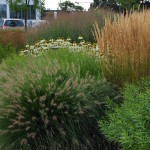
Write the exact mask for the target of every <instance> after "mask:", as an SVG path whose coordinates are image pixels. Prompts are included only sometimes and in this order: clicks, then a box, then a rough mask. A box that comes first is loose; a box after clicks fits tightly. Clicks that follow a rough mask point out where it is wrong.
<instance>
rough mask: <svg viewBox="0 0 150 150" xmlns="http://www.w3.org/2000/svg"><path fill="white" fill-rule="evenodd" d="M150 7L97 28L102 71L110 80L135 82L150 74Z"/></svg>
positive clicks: (120, 82) (116, 18)
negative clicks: (100, 28)
mask: <svg viewBox="0 0 150 150" xmlns="http://www.w3.org/2000/svg"><path fill="white" fill-rule="evenodd" d="M149 16H150V10H143V11H142V12H133V13H131V14H128V13H126V16H124V14H121V15H119V16H116V15H115V16H114V21H113V23H111V19H109V18H107V19H106V20H105V26H104V28H103V29H102V30H101V31H100V30H99V27H98V25H97V23H96V24H95V27H94V30H95V31H94V35H95V36H96V39H97V42H98V46H99V52H100V54H101V56H102V58H103V59H102V60H103V72H104V75H105V77H106V78H107V79H110V80H111V81H112V82H115V83H117V84H119V85H123V83H124V82H132V83H136V82H137V81H139V80H140V79H141V77H146V76H148V75H150V67H149V66H150V32H149V31H150V17H149Z"/></svg>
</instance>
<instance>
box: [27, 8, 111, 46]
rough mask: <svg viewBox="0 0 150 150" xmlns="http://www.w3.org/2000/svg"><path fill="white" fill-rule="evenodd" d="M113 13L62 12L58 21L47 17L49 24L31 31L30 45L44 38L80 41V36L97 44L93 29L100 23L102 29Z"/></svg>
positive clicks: (100, 11) (29, 36) (29, 35)
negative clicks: (95, 23) (68, 38)
mask: <svg viewBox="0 0 150 150" xmlns="http://www.w3.org/2000/svg"><path fill="white" fill-rule="evenodd" d="M113 14H114V13H113V12H111V11H106V10H98V11H88V12H70V13H65V12H60V13H58V16H57V19H54V18H53V17H51V14H49V15H48V16H47V18H46V19H47V21H48V24H46V25H43V26H39V28H37V30H36V31H35V30H30V31H29V32H28V34H27V36H28V43H30V44H31V43H34V42H36V41H37V40H39V39H41V38H44V39H47V40H49V39H50V38H54V39H58V38H59V37H62V38H65V39H66V38H67V37H68V36H69V37H70V38H71V39H72V42H73V41H78V37H79V35H82V36H83V38H84V40H85V41H87V42H95V40H94V38H93V35H92V32H91V28H92V26H93V24H94V22H95V20H97V21H98V24H99V26H100V27H102V26H103V25H104V18H105V17H106V16H113Z"/></svg>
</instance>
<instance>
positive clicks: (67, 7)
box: [59, 1, 84, 11]
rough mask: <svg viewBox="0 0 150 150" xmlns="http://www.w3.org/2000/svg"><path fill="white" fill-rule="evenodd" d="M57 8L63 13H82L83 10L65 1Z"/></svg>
mask: <svg viewBox="0 0 150 150" xmlns="http://www.w3.org/2000/svg"><path fill="white" fill-rule="evenodd" d="M59 7H60V9H61V10H63V11H83V10H84V8H83V7H82V6H79V5H75V4H74V3H72V2H70V1H65V2H62V3H60V4H59Z"/></svg>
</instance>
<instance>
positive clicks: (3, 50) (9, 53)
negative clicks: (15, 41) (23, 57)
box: [0, 44, 16, 62]
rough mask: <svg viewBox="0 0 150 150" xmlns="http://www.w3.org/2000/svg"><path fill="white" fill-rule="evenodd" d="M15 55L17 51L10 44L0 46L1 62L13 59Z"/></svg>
mask: <svg viewBox="0 0 150 150" xmlns="http://www.w3.org/2000/svg"><path fill="white" fill-rule="evenodd" d="M15 54H16V49H15V48H14V47H12V46H11V45H10V44H7V45H6V46H2V45H0V62H2V59H5V58H7V57H13V56H14V55H15Z"/></svg>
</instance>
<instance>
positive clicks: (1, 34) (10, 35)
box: [0, 29, 27, 51]
mask: <svg viewBox="0 0 150 150" xmlns="http://www.w3.org/2000/svg"><path fill="white" fill-rule="evenodd" d="M26 42H27V39H26V36H25V32H24V31H21V30H11V29H9V30H0V44H1V45H3V46H5V45H7V44H11V45H12V46H13V47H14V48H16V49H17V50H18V51H19V50H20V49H22V48H24V47H25V45H26Z"/></svg>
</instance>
